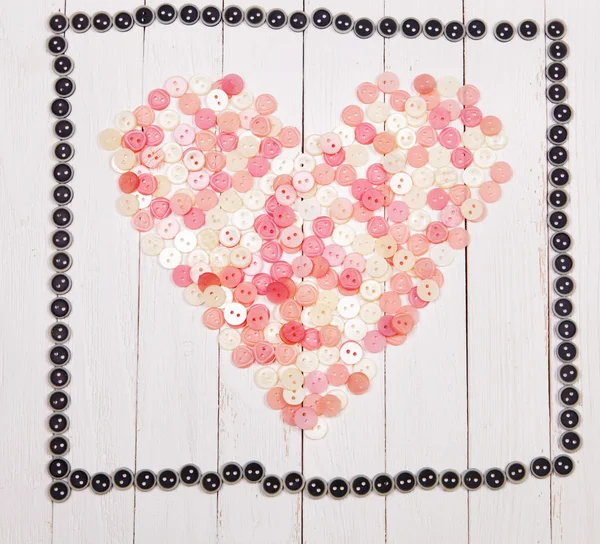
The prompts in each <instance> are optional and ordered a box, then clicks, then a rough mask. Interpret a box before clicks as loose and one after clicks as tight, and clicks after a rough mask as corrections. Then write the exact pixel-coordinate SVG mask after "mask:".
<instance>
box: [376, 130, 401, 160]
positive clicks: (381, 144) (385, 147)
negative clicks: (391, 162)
mask: <svg viewBox="0 0 600 544" xmlns="http://www.w3.org/2000/svg"><path fill="white" fill-rule="evenodd" d="M395 146H396V141H395V139H394V136H393V135H392V134H390V133H389V132H380V133H379V134H377V136H375V138H374V139H373V148H374V149H375V151H376V152H377V153H381V154H382V155H386V154H387V153H389V152H390V151H393V149H394V147H395Z"/></svg>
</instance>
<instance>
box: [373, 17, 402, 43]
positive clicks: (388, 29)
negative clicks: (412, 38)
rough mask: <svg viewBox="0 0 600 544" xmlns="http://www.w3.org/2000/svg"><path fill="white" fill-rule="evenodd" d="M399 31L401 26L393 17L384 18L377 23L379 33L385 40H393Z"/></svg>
mask: <svg viewBox="0 0 600 544" xmlns="http://www.w3.org/2000/svg"><path fill="white" fill-rule="evenodd" d="M399 30H400V25H399V24H398V21H396V19H394V18H393V17H383V18H381V19H380V20H379V22H378V23H377V32H379V35H380V36H383V37H384V38H393V37H394V36H395V35H396V34H398V32H399Z"/></svg>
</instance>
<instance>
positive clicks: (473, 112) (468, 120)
mask: <svg viewBox="0 0 600 544" xmlns="http://www.w3.org/2000/svg"><path fill="white" fill-rule="evenodd" d="M482 118H483V115H482V113H481V110H480V109H479V108H477V107H475V106H469V107H467V108H465V109H464V110H462V111H461V112H460V120H461V121H462V122H463V124H464V125H465V126H466V127H476V126H477V125H479V123H481V119H482Z"/></svg>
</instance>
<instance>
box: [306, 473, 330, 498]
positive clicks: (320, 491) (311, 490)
mask: <svg viewBox="0 0 600 544" xmlns="http://www.w3.org/2000/svg"><path fill="white" fill-rule="evenodd" d="M306 493H307V494H308V495H309V496H310V497H312V498H313V499H320V498H321V497H324V496H325V495H326V494H327V482H325V480H323V478H311V479H310V480H308V482H306Z"/></svg>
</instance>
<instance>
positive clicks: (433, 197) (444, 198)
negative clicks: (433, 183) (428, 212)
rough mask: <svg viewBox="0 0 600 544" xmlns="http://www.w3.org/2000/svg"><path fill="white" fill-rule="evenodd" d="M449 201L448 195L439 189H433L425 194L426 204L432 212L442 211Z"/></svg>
mask: <svg viewBox="0 0 600 544" xmlns="http://www.w3.org/2000/svg"><path fill="white" fill-rule="evenodd" d="M449 199H450V198H449V196H448V193H447V192H446V191H444V189H440V188H439V187H434V188H433V189H431V190H430V191H429V192H428V193H427V204H428V205H429V207H430V208H431V209H432V210H443V209H444V208H445V207H446V205H447V204H448V200H449Z"/></svg>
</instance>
